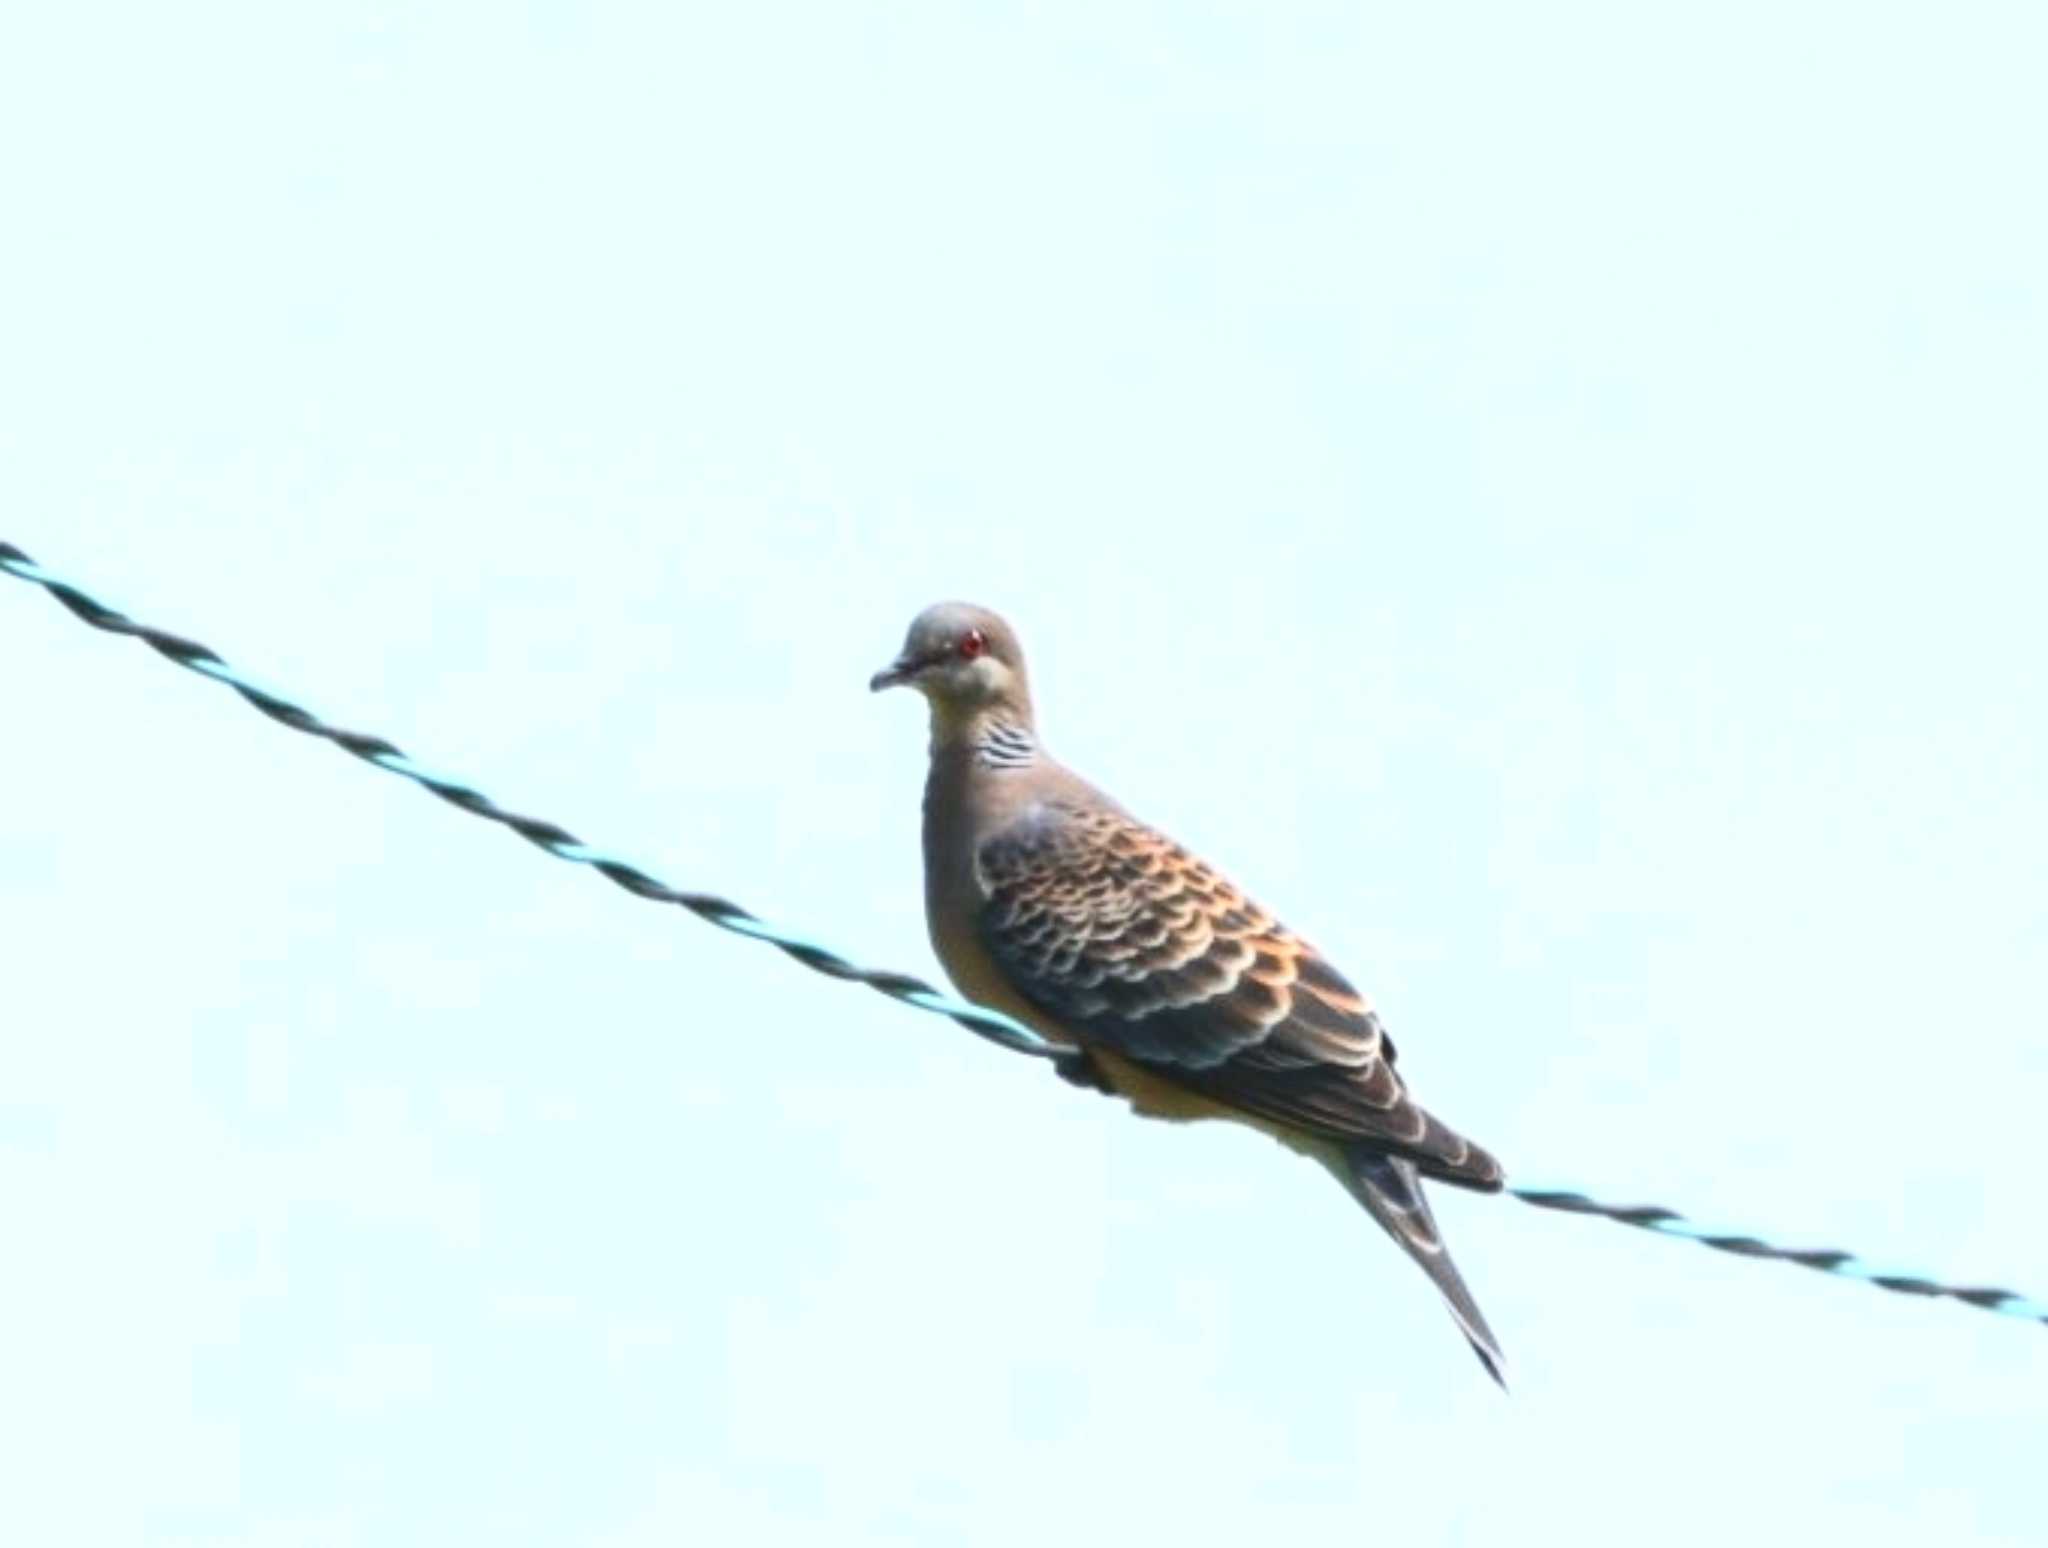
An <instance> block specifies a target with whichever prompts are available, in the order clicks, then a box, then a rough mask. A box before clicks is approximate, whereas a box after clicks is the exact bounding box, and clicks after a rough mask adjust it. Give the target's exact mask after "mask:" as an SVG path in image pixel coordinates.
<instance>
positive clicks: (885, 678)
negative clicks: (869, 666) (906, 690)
mask: <svg viewBox="0 0 2048 1548" xmlns="http://www.w3.org/2000/svg"><path fill="white" fill-rule="evenodd" d="M923 664H924V663H922V662H919V661H906V660H902V659H900V658H899V659H898V660H895V661H892V662H890V663H889V664H888V665H887V666H885V667H883V668H882V670H881V671H879V672H877V673H876V674H875V675H874V676H873V677H871V678H869V679H868V692H869V693H880V692H881V691H882V690H883V689H884V688H900V687H902V686H903V684H905V683H907V682H909V681H910V680H911V679H912V678H913V677H915V676H917V671H918V668H919V667H920V666H922V665H923Z"/></svg>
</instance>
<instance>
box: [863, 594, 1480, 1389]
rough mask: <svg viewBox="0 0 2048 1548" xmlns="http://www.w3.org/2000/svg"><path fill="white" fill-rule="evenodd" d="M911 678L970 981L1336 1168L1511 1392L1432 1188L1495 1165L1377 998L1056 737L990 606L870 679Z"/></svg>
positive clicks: (927, 821) (1157, 1107)
mask: <svg viewBox="0 0 2048 1548" xmlns="http://www.w3.org/2000/svg"><path fill="white" fill-rule="evenodd" d="M899 685H901V686H907V687H911V688H915V689H917V690H918V691H919V692H920V693H922V694H923V695H924V697H925V698H926V700H927V701H929V703H930V705H931V771H930V774H929V776H928V778H927V780H926V783H925V793H924V868H925V915H926V921H927V923H928V925H929V927H930V930H931V937H932V945H933V948H934V949H935V950H936V951H937V953H938V957H939V961H940V963H941V964H942V965H943V966H944V967H945V970H946V972H947V974H948V975H949V976H950V977H951V978H952V980H953V982H954V983H955V984H956V985H958V987H959V989H960V991H961V993H963V994H964V995H966V996H967V997H968V998H969V999H972V1000H977V1001H979V1002H981V1003H982V1004H984V1005H988V1006H991V1007H993V1008H994V1009H996V1010H1000V1011H1003V1012H1005V1013H1007V1014H1008V1015H1011V1016H1014V1017H1016V1018H1017V1019H1018V1020H1019V1021H1022V1022H1023V1023H1025V1025H1027V1026H1030V1027H1032V1028H1034V1029H1035V1030H1037V1031H1038V1032H1040V1033H1041V1034H1043V1035H1044V1036H1045V1037H1047V1038H1049V1039H1051V1040H1053V1041H1054V1042H1056V1043H1058V1044H1059V1045H1061V1046H1062V1047H1063V1048H1067V1049H1070V1050H1071V1053H1069V1054H1068V1055H1066V1056H1064V1057H1063V1058H1062V1059H1061V1061H1060V1070H1061V1073H1062V1074H1064V1075H1065V1076H1066V1077H1067V1078H1068V1079H1070V1080H1073V1081H1075V1082H1076V1083H1077V1084H1083V1085H1088V1086H1093V1087H1095V1088H1096V1089H1099V1090H1102V1091H1106V1092H1110V1093H1113V1094H1116V1095H1120V1096H1123V1097H1125V1098H1127V1099H1128V1100H1129V1101H1130V1103H1131V1105H1132V1107H1133V1108H1134V1109H1136V1111H1138V1112H1139V1113H1142V1114H1145V1115H1147V1116H1151V1117H1158V1118H1168V1119H1196V1118H1228V1119H1235V1120H1237V1121H1239V1122H1242V1123H1247V1124H1250V1125H1251V1126H1253V1127H1254V1128H1257V1129H1261V1130H1264V1131H1265V1132H1266V1133H1268V1134H1271V1135H1273V1136H1274V1137H1276V1138H1278V1139H1279V1140H1281V1141H1282V1142H1283V1143H1285V1144H1287V1145H1289V1146H1291V1147H1292V1148H1294V1149H1295V1150H1297V1151H1300V1152H1302V1153H1303V1154H1305V1155H1307V1156H1309V1157H1311V1158H1313V1159H1314V1160H1316V1161H1318V1162H1320V1163H1321V1164H1322V1165H1323V1166H1325V1167H1327V1168H1328V1169H1329V1171H1330V1172H1331V1173H1332V1174H1333V1175H1334V1176H1335V1177H1336V1179H1337V1180H1338V1181H1339V1182H1340V1183H1342V1184H1343V1185H1344V1187H1345V1188H1346V1189H1348V1190H1349V1191H1350V1193H1351V1195H1352V1197H1354V1198H1355V1199H1357V1200H1358V1202H1359V1203H1360V1204H1362V1205H1364V1206H1365V1209H1366V1211H1367V1213H1369V1214H1370V1215H1371V1216H1372V1217H1373V1219H1374V1220H1376V1221H1378V1222H1379V1224H1380V1225H1381V1226H1382V1227H1383V1228H1384V1229H1385V1230H1386V1232H1387V1234H1388V1235H1390V1236H1392V1237H1393V1239H1394V1240H1395V1241H1396V1242H1398V1243H1400V1245H1401V1247H1402V1248H1403V1249H1404V1250H1405V1251H1406V1252H1407V1253H1408V1255H1409V1257H1411V1258H1413V1259H1414V1260H1415V1262H1416V1263H1417V1264H1419V1265H1420V1266H1421V1268H1422V1270H1423V1272H1424V1273H1426V1274H1427V1275H1429V1277H1430V1280H1431V1282H1432V1283H1433V1284H1434V1285H1435V1286H1436V1288H1437V1292H1438V1294H1440V1295H1441V1296H1442V1297H1443V1300H1444V1304H1445V1305H1446V1306H1447V1307H1448V1308H1449V1310H1450V1313H1451V1315H1452V1316H1453V1317H1454V1318H1456V1319H1457V1323H1458V1326H1459V1327H1460V1328H1461V1329H1462V1330H1463V1331H1464V1334H1465V1337H1466V1338H1467V1339H1468V1340H1470V1342H1471V1345H1472V1348H1473V1350H1474V1351H1475V1352H1476V1353H1477V1354H1478V1356H1479V1359H1480V1361H1481V1363H1483V1364H1484V1365H1485V1367H1486V1369H1487V1372H1488V1373H1489V1374H1490V1375H1491V1376H1492V1377H1493V1379H1494V1380H1495V1381H1497V1382H1500V1384H1501V1385H1502V1386H1503V1387H1505V1386H1506V1385H1507V1383H1506V1380H1505V1375H1504V1370H1505V1364H1504V1360H1503V1357H1502V1354H1501V1349H1500V1344H1499V1342H1498V1341H1497V1340H1496V1339H1495V1338H1494V1336H1493V1333H1492V1330H1491V1329H1489V1328H1488V1327H1487V1325H1486V1319H1485V1318H1484V1317H1483V1316H1481V1315H1480V1311H1479V1307H1478V1304H1477V1303H1476V1302H1475V1301H1474V1300H1473V1299H1472V1293H1471V1291H1470V1290H1468V1289H1466V1287H1465V1281H1464V1279H1463V1278H1462V1277H1461V1276H1460V1275H1459V1273H1458V1270H1457V1267H1456V1265H1455V1264H1453V1263H1452V1262H1451V1257H1450V1253H1449V1252H1448V1251H1447V1250H1446V1249H1445V1247H1444V1241H1443V1237H1442V1235H1441V1234H1440V1233H1439V1232H1438V1230H1437V1226H1436V1220H1435V1218H1434V1217H1433V1215H1432V1214H1431V1212H1430V1207H1429V1201H1428V1200H1427V1199H1426V1198H1425V1197H1424V1196H1423V1192H1422V1181H1421V1180H1422V1179H1423V1178H1425V1177H1427V1178H1431V1179H1433V1180H1436V1181H1439V1182H1446V1183H1453V1184H1456V1185H1457V1186H1459V1187H1462V1188H1471V1189H1476V1190H1478V1191H1481V1192H1497V1191H1498V1190H1499V1189H1500V1187H1501V1182H1502V1174H1501V1168H1500V1164H1499V1163H1498V1162H1497V1161H1495V1160H1494V1158H1493V1157H1492V1156H1490V1155H1488V1154H1487V1153H1486V1152H1485V1151H1484V1150H1481V1149H1480V1148H1479V1147H1478V1146H1477V1145H1475V1144H1473V1143H1471V1142H1470V1141H1469V1140H1466V1139H1464V1138H1463V1137H1461V1136H1460V1135H1458V1134H1456V1133H1454V1132H1453V1131H1452V1130H1451V1129H1449V1128H1447V1127H1445V1126H1444V1125H1443V1124H1442V1123H1440V1122H1438V1121H1437V1120H1436V1119H1435V1118H1433V1117H1431V1116H1430V1115H1429V1114H1428V1113H1426V1112H1424V1111H1423V1109H1422V1108H1421V1107H1419V1106H1418V1105H1417V1104H1416V1103H1415V1101H1414V1099H1413V1098H1412V1097H1410V1096H1409V1094H1408V1090H1407V1088H1406V1086H1405V1085H1404V1084H1403V1083H1402V1080H1401V1078H1400V1076H1399V1075H1398V1074H1397V1073H1396V1072H1395V1069H1394V1057H1395V1056H1394V1045H1393V1044H1392V1043H1391V1042H1390V1041H1389V1040H1388V1038H1387V1035H1386V1032H1385V1030H1384V1029H1383V1028H1382V1027H1381V1025H1380V1020H1379V1017H1378V1016H1376V1015H1375V1014H1374V1013H1373V1010H1372V1007H1371V1006H1370V1005H1369V1004H1368V1003H1367V1002H1366V1000H1365V997H1364V996H1363V995H1361V994H1359V992H1358V991H1357V990H1355V989H1354V988H1352V987H1351V985H1350V984H1349V983H1348V982H1347V981H1346V980H1345V979H1344V978H1343V977H1342V976H1341V975H1340V974H1338V972H1337V971H1336V969H1335V968H1333V967H1331V966H1330V964H1329V963H1328V962H1326V961H1325V960H1324V959H1323V957H1322V955H1321V954H1320V953H1318V952H1317V951H1316V949H1315V948H1314V947H1312V946H1311V945H1309V943H1308V942H1306V941H1304V940H1303V939H1302V938H1301V937H1300V936H1298V935H1296V934H1294V933H1293V932H1292V931H1291V930H1289V929H1287V928H1286V926H1284V925H1282V924H1281V923H1280V922H1279V921H1278V920H1277V919H1275V918H1274V917H1273V916H1272V915H1271V914H1269V913H1268V912H1266V910H1265V909H1263V908H1261V907H1260V906H1259V905H1258V904H1256V903H1254V902H1253V901H1252V900H1251V899H1249V898H1247V897H1246V896H1245V895H1244V894H1243V893H1242V892H1240V891H1239V890H1238V889H1237V888H1236V887H1234V886H1232V885H1231V883H1230V882H1228V881H1226V880H1225V879H1224V878H1223V877H1222V876H1221V875H1219V874H1218V873H1217V872H1216V871H1215V870H1213V869H1212V868H1211V867H1210V866H1209V865H1207V864H1206V863H1205V862H1203V861H1202V860H1200V859H1198V858H1196V857H1195V856H1194V855H1191V854H1189V853H1188V852H1187V851H1186V850H1185V849H1183V848H1181V847H1180V845H1178V844H1176V843H1174V842H1173V840H1171V839H1169V838H1167V837H1166V836H1165V835H1164V834H1161V833H1159V832H1157V831H1155V830H1154V829H1152V828H1148V827H1146V826H1145V825H1144V824H1143V823H1141V822H1139V821H1138V820H1137V819H1136V818H1134V817H1133V816H1131V814H1130V813H1129V812H1127V811H1125V810H1124V809H1123V807H1121V806H1119V805H1118V804H1117V803H1116V802H1115V801H1113V800H1111V799H1110V798H1109V797H1108V796H1107V795H1105V794H1103V793H1102V792H1101V791H1100V790H1097V789H1096V788H1095V787H1094V786H1093V785H1090V784H1089V783H1088V782H1087V781H1086V780H1084V779H1082V778H1081V777H1080V776H1079V775H1077V774H1074V773H1073V772H1071V771H1070V770H1068V769H1067V768H1065V767H1064V766H1063V765H1061V764H1060V763H1059V762H1057V761H1056V760H1055V759H1054V758H1053V757H1052V756H1051V755H1050V754H1049V753H1047V752H1046V750H1045V749H1044V748H1043V747H1042V746H1040V745H1039V741H1038V733H1037V728H1036V725H1035V722H1034V719H1033V715H1032V707H1031V691H1030V686H1029V683H1028V681H1027V679H1026V677H1025V672H1024V653H1023V650H1022V649H1021V648H1020V647H1019V645H1018V643H1017V636H1016V634H1015V633H1014V632H1013V631H1012V630H1011V628H1010V626H1009V625H1008V624H1006V623H1005V622H1003V620H1002V619H1001V618H999V617H997V616H996V615H995V614H994V613H991V612H989V611H988V610H987V609H985V608H979V607H973V606H969V605H968V604H966V603H960V602H944V603H940V604H938V605H936V606H934V607H929V608H927V609H925V611H924V612H922V613H920V614H919V615H918V616H917V618H916V619H915V620H913V621H912V623H911V625H910V632H909V634H908V635H907V636H906V638H905V639H904V642H903V649H902V652H901V653H900V654H899V655H898V656H897V657H896V659H895V660H894V661H893V662H891V663H890V664H889V665H888V666H886V667H884V668H883V669H882V670H881V671H879V672H877V673H876V674H875V675H874V677H873V679H872V680H871V681H870V682H869V684H868V686H869V687H870V688H871V689H873V690H876V691H879V690H881V689H884V688H893V687H897V686H899Z"/></svg>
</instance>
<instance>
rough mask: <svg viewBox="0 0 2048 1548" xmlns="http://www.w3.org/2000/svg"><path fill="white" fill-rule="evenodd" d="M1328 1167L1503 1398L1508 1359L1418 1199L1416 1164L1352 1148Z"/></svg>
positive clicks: (1426, 1202) (1419, 1186) (1336, 1156)
mask: <svg viewBox="0 0 2048 1548" xmlns="http://www.w3.org/2000/svg"><path fill="white" fill-rule="evenodd" d="M1327 1164H1328V1166H1329V1168H1330V1170H1331V1171H1333V1172H1335V1173H1336V1174H1337V1180H1338V1181H1339V1182H1341V1183H1343V1184H1344V1186H1345V1187H1346V1188H1348V1189H1349V1190H1350V1191H1351V1196H1352V1197H1353V1198H1355V1199H1357V1200H1358V1202H1359V1203H1361V1204H1363V1205H1364V1206H1365V1208H1366V1213H1368V1214H1369V1215H1371V1216H1372V1218H1373V1219H1375V1220H1377V1221H1378V1222H1379V1223H1380V1225H1381V1227H1382V1228H1384V1229H1385V1231H1386V1233H1387V1235H1389V1236H1391V1237H1392V1238H1393V1239H1394V1240H1395V1241H1397V1242H1399V1243H1400V1244H1401V1247H1402V1249H1403V1250H1404V1251H1405V1252H1406V1253H1407V1254H1408V1256H1409V1257H1411V1258H1413V1259H1414V1260H1415V1261H1416V1263H1417V1264H1419V1265H1420V1266H1421V1268H1422V1272H1423V1273H1425V1274H1427V1275H1428V1276H1429V1277H1430V1280H1431V1282H1432V1283H1434V1284H1435V1286H1436V1288H1437V1294H1439V1295H1441V1296H1442V1297H1443V1299H1444V1305H1445V1307H1446V1308H1447V1309H1448V1310H1449V1311H1450V1314H1451V1315H1452V1316H1453V1317H1455V1318H1456V1319H1457V1322H1458V1326H1459V1328H1460V1329H1462V1330H1463V1332H1464V1334H1465V1338H1466V1340H1467V1341H1468V1342H1469V1343H1470V1344H1471V1345H1472V1352H1473V1353H1474V1354H1476V1355H1478V1356H1479V1363H1480V1364H1481V1365H1483V1366H1485V1367H1486V1374H1487V1375H1489V1376H1491V1377H1492V1378H1493V1379H1494V1380H1495V1381H1497V1382H1499V1383H1500V1388H1501V1390H1502V1391H1503V1392H1505V1391H1506V1390H1507V1386H1508V1381H1507V1357H1506V1356H1505V1355H1503V1354H1502V1353H1501V1348H1500V1341H1499V1340H1498V1339H1496V1338H1495V1337H1494V1336H1493V1329H1491V1328H1489V1327H1488V1326H1487V1325H1486V1318H1485V1317H1483V1316H1481V1315H1480V1312H1479V1303H1478V1302H1477V1301H1475V1300H1473V1299H1472V1292H1471V1291H1470V1290H1468V1289H1466V1288H1465V1280H1464V1277H1463V1276H1462V1275H1460V1274H1459V1273H1458V1266H1457V1265H1456V1264H1455V1263H1453V1262H1452V1261H1451V1254H1450V1251H1449V1250H1448V1249H1447V1248H1446V1247H1445V1246H1444V1238H1443V1233H1442V1232H1441V1231H1439V1230H1437V1228H1436V1217H1435V1216H1434V1215H1432V1214H1431V1213H1430V1210H1429V1200H1428V1199H1426V1198H1424V1197H1423V1194H1422V1182H1421V1179H1420V1178H1419V1177H1418V1176H1417V1174H1416V1169H1415V1163H1414V1162H1413V1161H1408V1160H1404V1159H1402V1158H1400V1157H1397V1156H1390V1155H1387V1154H1386V1153H1384V1152H1383V1151H1377V1150H1372V1149H1370V1148H1367V1147H1365V1146H1362V1145H1352V1146H1347V1147H1346V1148H1344V1149H1343V1150H1340V1151H1338V1152H1336V1153H1335V1154H1334V1155H1332V1156H1331V1157H1330V1158H1329V1160H1328V1162H1327Z"/></svg>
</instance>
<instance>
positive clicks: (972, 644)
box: [960, 629, 988, 661]
mask: <svg viewBox="0 0 2048 1548" xmlns="http://www.w3.org/2000/svg"><path fill="white" fill-rule="evenodd" d="M987 649H988V636H987V635H985V634H983V633H982V632H981V631H980V630H979V629H969V630H968V631H967V632H966V633H965V634H963V635H961V636H960V659H961V660H963V661H972V660H973V659H974V658H975V657H976V656H978V655H980V654H981V653H982V652H983V651H985V650H987Z"/></svg>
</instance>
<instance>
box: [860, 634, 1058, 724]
mask: <svg viewBox="0 0 2048 1548" xmlns="http://www.w3.org/2000/svg"><path fill="white" fill-rule="evenodd" d="M899 686H903V687H911V688H915V689H916V690H917V691H918V692H919V693H921V694H923V695H924V696H925V698H926V699H928V700H929V701H930V702H931V706H932V723H933V725H934V726H935V727H939V728H953V727H958V728H962V729H964V728H966V727H969V726H972V725H973V724H975V723H976V722H978V721H981V720H983V719H985V718H988V717H990V716H999V717H1001V718H1003V719H1007V720H1011V721H1015V722H1020V723H1021V724H1022V725H1024V726H1026V727H1029V726H1030V724H1031V692H1030V689H1029V688H1028V687H1027V686H1026V683H1025V679H1024V652H1023V649H1022V647H1020V646H1019V645H1018V644H1017V635H1016V632H1015V631H1014V630H1012V629H1011V628H1010V626H1009V625H1008V624H1006V623H1004V622H1003V621H1002V619H1000V618H998V617H997V616H996V615H995V614H994V613H991V612H990V611H989V610H988V609H987V608H985V607H974V606H971V605H970V604H968V603H965V602H939V603H935V604H934V605H933V606H931V607H928V608H926V609H925V610H924V611H923V612H921V613H919V614H918V615H917V617H915V618H913V619H912V620H911V621H910V632H909V633H908V634H906V635H905V636H904V637H903V649H902V650H901V651H899V652H898V653H897V656H896V659H895V660H894V661H892V662H890V663H889V664H888V665H887V666H886V667H884V668H882V670H881V671H879V672H877V673H876V674H875V675H874V676H873V677H872V678H870V679H869V680H868V687H869V688H870V689H872V690H874V691H875V692H877V693H879V692H880V691H881V690H882V689H884V688H895V687H899Z"/></svg>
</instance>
